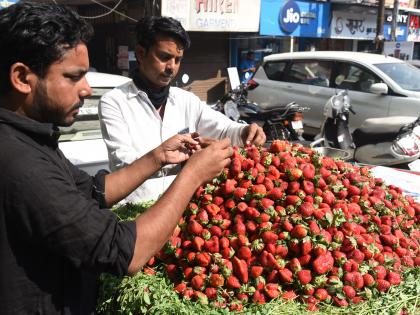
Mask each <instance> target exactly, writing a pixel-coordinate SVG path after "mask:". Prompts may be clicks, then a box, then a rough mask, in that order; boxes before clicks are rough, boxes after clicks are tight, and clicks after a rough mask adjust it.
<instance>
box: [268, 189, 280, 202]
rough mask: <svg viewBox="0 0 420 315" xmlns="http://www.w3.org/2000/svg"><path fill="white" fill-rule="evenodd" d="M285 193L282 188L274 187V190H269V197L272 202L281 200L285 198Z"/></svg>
mask: <svg viewBox="0 0 420 315" xmlns="http://www.w3.org/2000/svg"><path fill="white" fill-rule="evenodd" d="M283 195H284V191H283V189H281V188H280V187H274V188H273V189H271V190H269V191H268V193H267V197H268V198H270V199H272V200H279V199H281V198H282V197H283Z"/></svg>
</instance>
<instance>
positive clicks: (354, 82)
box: [334, 62, 382, 93]
mask: <svg viewBox="0 0 420 315" xmlns="http://www.w3.org/2000/svg"><path fill="white" fill-rule="evenodd" d="M337 69H338V72H337V76H336V77H335V80H334V81H335V85H336V87H337V88H339V89H347V90H352V91H358V92H364V93H371V92H370V87H371V85H372V84H374V83H381V82H382V80H381V79H380V78H379V77H378V76H376V75H375V74H373V72H371V71H370V70H368V69H364V68H362V67H359V66H356V65H354V64H350V63H345V62H339V63H338V64H337Z"/></svg>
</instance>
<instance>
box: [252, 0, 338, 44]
mask: <svg viewBox="0 0 420 315" xmlns="http://www.w3.org/2000/svg"><path fill="white" fill-rule="evenodd" d="M329 20H330V3H325V2H314V1H313V2H306V1H294V0H289V1H270V0H262V1H261V19H260V35H264V36H280V37H281V38H282V42H281V43H282V51H283V52H284V51H302V50H310V49H317V50H320V49H322V45H323V43H324V42H325V38H327V37H328V24H329Z"/></svg>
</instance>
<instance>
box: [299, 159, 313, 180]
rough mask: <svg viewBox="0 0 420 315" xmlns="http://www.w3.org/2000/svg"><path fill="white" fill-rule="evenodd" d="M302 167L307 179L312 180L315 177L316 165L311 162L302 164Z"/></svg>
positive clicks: (304, 176)
mask: <svg viewBox="0 0 420 315" xmlns="http://www.w3.org/2000/svg"><path fill="white" fill-rule="evenodd" d="M300 169H301V170H302V175H303V178H304V179H306V180H312V179H314V177H315V166H314V165H313V164H310V163H305V164H301V166H300Z"/></svg>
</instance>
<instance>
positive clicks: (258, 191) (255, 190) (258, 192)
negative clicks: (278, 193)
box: [251, 184, 267, 198]
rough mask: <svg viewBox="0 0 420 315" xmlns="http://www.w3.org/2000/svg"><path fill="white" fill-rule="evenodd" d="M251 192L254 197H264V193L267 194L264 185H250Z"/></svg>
mask: <svg viewBox="0 0 420 315" xmlns="http://www.w3.org/2000/svg"><path fill="white" fill-rule="evenodd" d="M251 194H252V195H253V196H254V197H255V198H262V197H265V195H266V194H267V189H266V188H265V186H264V185H261V184H259V185H253V186H251Z"/></svg>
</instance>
